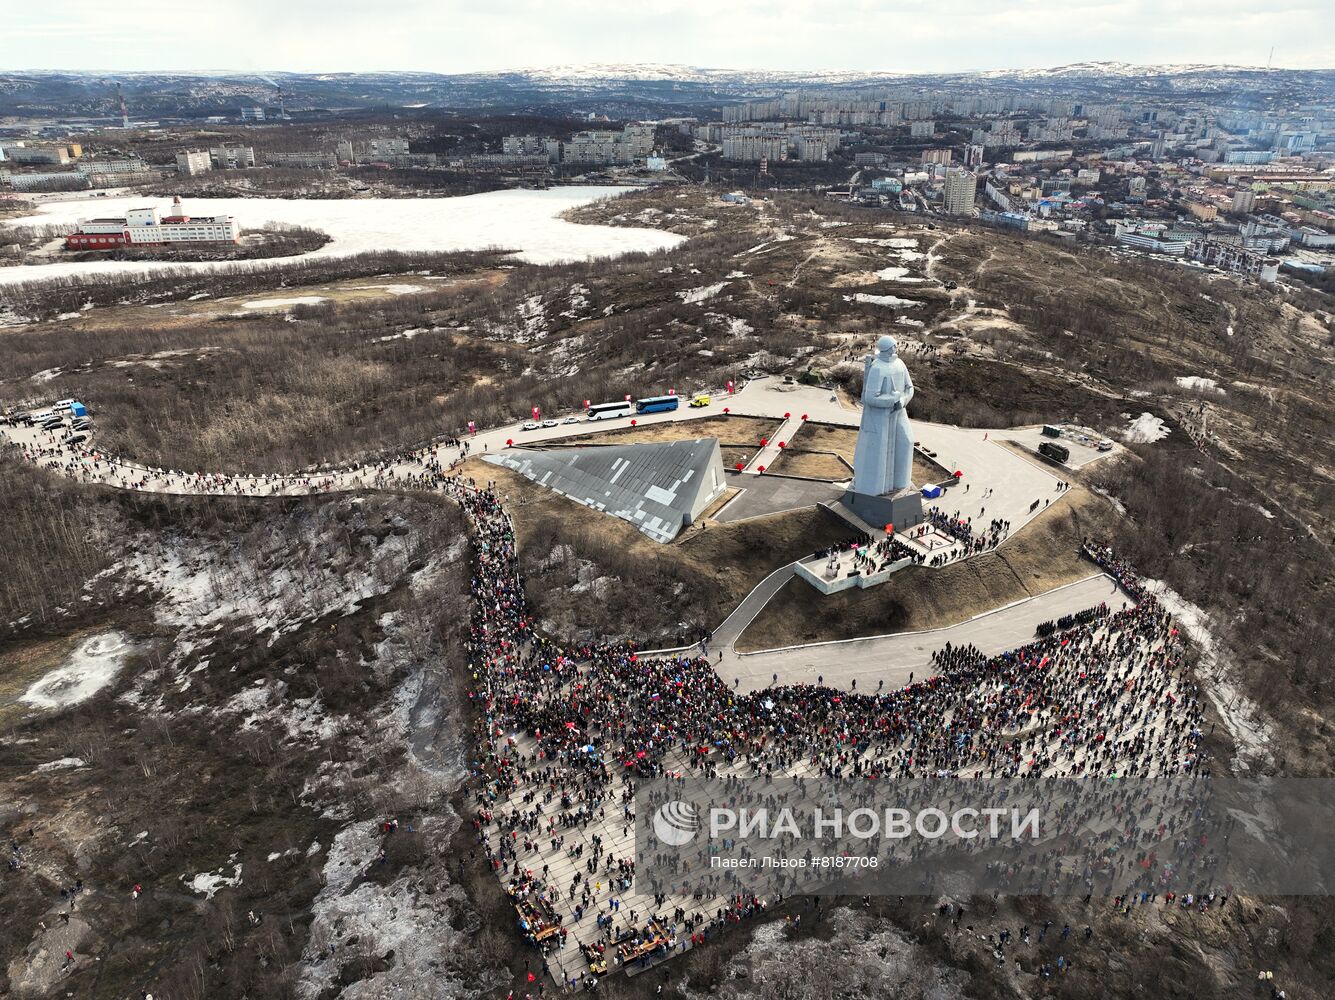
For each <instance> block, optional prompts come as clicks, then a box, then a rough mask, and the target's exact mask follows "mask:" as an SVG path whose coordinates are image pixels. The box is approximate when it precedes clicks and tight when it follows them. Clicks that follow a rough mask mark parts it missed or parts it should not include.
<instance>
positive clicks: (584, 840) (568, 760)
mask: <svg viewBox="0 0 1335 1000" xmlns="http://www.w3.org/2000/svg"><path fill="white" fill-rule="evenodd" d="M466 453H467V445H466V444H462V445H458V446H457V450H456V447H455V446H443V447H441V448H439V449H437V448H431V449H428V450H425V451H421V452H414V453H411V454H404V455H400V456H398V457H396V458H389V459H386V460H384V461H382V462H379V463H374V464H367V465H365V466H360V467H356V468H354V469H352V470H348V471H345V472H342V473H339V474H338V477H339V478H337V479H336V478H335V477H334V476H333V475H332V474H331V475H327V476H325V475H322V474H312V475H311V476H308V477H226V476H205V475H203V474H197V473H186V472H180V471H172V470H149V469H139V468H131V467H129V466H127V465H126V464H125V463H118V462H116V461H115V460H113V459H110V458H107V457H105V456H101V455H98V454H96V453H89V454H87V455H75V456H73V457H71V456H70V455H69V452H68V451H67V450H63V449H62V448H60V447H58V446H55V445H54V443H53V447H52V452H51V453H50V454H47V453H46V452H45V446H38V447H37V448H35V449H28V457H29V458H30V459H32V460H34V461H38V462H42V461H50V462H57V463H60V462H70V461H73V462H74V463H75V465H76V466H77V467H78V468H77V469H76V470H75V471H76V472H82V475H77V474H76V476H75V478H87V479H93V480H94V481H99V482H116V483H118V484H121V485H129V484H130V483H131V482H137V483H140V484H143V483H145V482H153V483H158V484H166V485H169V486H170V485H172V484H180V485H181V486H182V487H184V488H189V489H203V490H206V491H209V492H218V493H227V492H232V491H233V490H234V489H235V490H237V491H242V490H244V491H246V492H253V491H254V484H255V483H257V482H258V483H263V484H266V485H267V486H268V487H269V488H270V492H274V493H278V492H282V490H283V488H284V487H285V486H287V485H290V484H293V483H298V484H301V485H303V486H306V487H307V488H312V489H318V488H321V487H322V484H327V488H349V487H356V486H372V485H386V484H393V485H408V486H415V487H423V488H436V489H440V490H442V491H443V492H445V493H446V494H447V495H448V496H450V497H452V498H453V499H454V500H455V501H456V502H458V503H459V505H460V506H461V507H462V509H463V510H464V512H465V514H466V516H467V518H468V520H469V521H470V523H471V525H472V528H473V538H474V546H475V548H474V557H475V563H474V567H473V573H472V577H471V581H470V589H471V593H472V597H473V611H472V618H471V621H470V624H469V631H468V638H467V641H466V643H465V648H466V653H467V657H468V661H469V666H470V669H471V672H472V677H473V679H474V680H473V685H472V689H471V690H470V692H469V697H470V699H471V700H472V701H473V702H474V704H475V706H476V708H477V711H478V715H479V718H480V722H479V732H478V734H477V737H478V739H477V746H478V757H477V759H476V761H475V762H474V766H473V793H474V795H475V802H476V811H475V815H474V817H473V821H474V827H475V831H476V836H477V839H478V845H479V850H480V853H481V856H482V858H483V859H484V860H485V863H486V865H487V866H488V867H489V868H490V869H491V870H492V871H493V872H494V873H495V874H496V875H497V876H498V877H499V878H500V880H501V881H502V883H503V884H504V885H505V886H506V888H507V891H509V892H510V894H511V895H512V896H513V897H514V898H515V900H516V903H517V906H518V907H519V912H520V913H521V915H523V919H524V921H525V923H526V926H527V927H528V929H529V930H530V933H531V934H532V936H533V937H534V939H535V941H538V942H539V943H540V945H541V947H542V949H543V963H544V969H545V971H548V972H551V971H552V962H555V963H556V965H560V966H562V967H563V963H561V962H560V961H559V956H560V953H561V952H562V951H563V950H564V949H566V948H586V947H590V948H593V949H595V951H597V952H598V953H599V954H602V953H605V952H607V951H611V952H612V953H613V954H616V953H618V952H617V949H621V951H622V952H623V953H626V954H632V955H636V956H637V957H636V959H635V960H636V961H642V962H647V961H650V960H652V959H654V958H661V957H665V956H666V955H667V954H671V953H673V952H674V951H675V950H680V949H684V948H686V947H690V946H692V945H694V944H698V943H700V942H701V941H703V940H705V939H706V938H707V937H709V936H712V935H713V934H716V933H718V932H719V931H720V930H722V929H723V928H725V927H726V926H727V925H728V924H730V923H733V922H736V921H737V920H743V919H746V918H747V917H749V916H752V915H755V914H757V913H760V912H763V911H764V910H765V908H766V907H767V906H769V905H771V904H772V903H773V902H774V900H773V899H771V900H769V901H767V900H765V899H761V898H759V897H753V896H748V895H747V894H745V893H738V892H726V891H720V890H722V889H723V888H724V887H723V886H721V885H718V884H715V885H711V886H709V887H708V888H709V889H710V890H712V891H706V888H702V889H701V890H700V891H697V892H696V893H695V894H694V895H693V896H692V897H689V898H688V899H685V900H683V899H680V898H678V899H675V900H669V899H668V897H667V896H666V895H664V894H661V893H657V892H655V893H652V894H651V893H649V892H648V891H647V890H646V888H645V887H643V886H640V885H638V884H637V873H636V868H635V859H634V857H633V856H632V855H631V853H630V852H629V851H628V850H625V849H624V847H623V849H622V850H621V851H618V850H617V849H616V847H615V846H614V845H613V843H612V840H613V839H616V840H617V841H618V842H619V843H621V844H622V845H624V844H625V843H626V842H627V841H626V838H625V835H626V834H627V833H628V832H629V831H630V830H631V829H632V828H633V824H634V815H633V812H632V809H631V805H630V803H631V798H632V795H633V794H634V790H635V788H636V786H637V784H638V783H640V782H643V781H646V780H648V779H652V778H658V777H662V776H664V775H671V774H684V773H687V772H689V773H691V774H694V775H698V776H700V777H704V778H712V779H733V778H736V779H741V778H773V777H775V776H780V775H794V774H801V775H804V776H813V777H820V778H822V779H830V780H847V779H850V778H854V779H860V780H867V781H875V780H879V779H912V778H915V777H923V776H931V775H941V774H952V775H958V776H962V777H972V778H982V777H990V778H1002V779H1017V778H1018V779H1025V778H1030V777H1034V776H1047V777H1052V778H1056V779H1062V780H1080V779H1082V778H1084V777H1085V776H1087V775H1103V774H1112V773H1116V774H1118V775H1120V776H1127V775H1142V776H1150V775H1174V774H1182V773H1186V772H1191V771H1193V770H1194V769H1196V768H1198V766H1199V765H1200V763H1201V760H1200V756H1199V751H1198V742H1199V738H1200V730H1199V721H1200V715H1201V702H1200V697H1199V693H1198V691H1197V690H1196V688H1195V686H1194V685H1193V684H1192V683H1191V682H1189V681H1188V680H1187V679H1186V678H1185V676H1184V666H1185V665H1184V663H1183V655H1182V648H1181V645H1180V643H1179V641H1178V639H1177V632H1176V630H1175V629H1174V627H1173V623H1172V619H1171V617H1170V615H1169V614H1168V613H1167V612H1166V611H1164V610H1163V609H1162V608H1161V607H1160V606H1159V605H1158V603H1157V601H1156V600H1155V598H1154V597H1153V596H1152V595H1150V594H1148V593H1147V592H1146V591H1145V589H1144V587H1143V586H1142V585H1141V584H1140V582H1139V579H1138V577H1137V576H1136V574H1135V572H1134V570H1133V569H1132V568H1131V567H1130V566H1128V565H1126V564H1125V563H1124V562H1123V561H1121V560H1120V559H1118V557H1117V556H1116V555H1115V553H1113V552H1112V551H1111V550H1110V549H1109V548H1107V547H1106V546H1102V545H1099V544H1097V543H1095V542H1093V541H1091V540H1086V541H1085V543H1084V552H1085V554H1086V555H1087V556H1088V557H1089V558H1090V559H1092V560H1093V561H1094V562H1096V563H1097V564H1098V565H1099V566H1101V567H1102V568H1103V569H1105V570H1106V571H1107V572H1108V573H1109V574H1110V575H1112V576H1113V577H1114V578H1115V579H1116V580H1117V581H1118V582H1119V583H1120V584H1121V586H1122V587H1123V589H1124V590H1125V591H1126V593H1127V594H1128V595H1129V596H1130V598H1131V601H1129V602H1127V603H1125V604H1123V606H1122V607H1121V609H1120V610H1112V609H1109V608H1107V607H1100V608H1098V609H1095V610H1094V612H1093V613H1092V614H1089V615H1080V616H1078V619H1072V620H1071V622H1070V623H1069V624H1070V627H1059V628H1054V629H1053V630H1052V631H1051V633H1050V634H1048V635H1044V636H1040V637H1039V638H1038V639H1036V640H1035V641H1033V642H1031V643H1029V644H1028V645H1025V646H1023V647H1021V648H1018V649H1015V650H1011V651H1008V652H1005V653H1002V654H999V655H995V656H985V655H983V654H982V653H981V652H979V651H978V650H977V649H974V648H972V647H951V646H949V645H947V646H946V647H944V648H943V649H941V650H938V651H937V652H936V653H935V654H934V655H933V661H932V664H933V671H934V672H933V673H932V675H931V676H928V677H923V678H920V679H918V680H916V681H914V680H913V679H912V678H911V679H910V683H909V684H907V685H906V686H905V687H903V688H901V689H898V690H890V691H883V690H882V691H877V692H876V693H872V694H867V693H858V692H856V691H854V692H851V693H850V692H848V691H843V690H840V689H836V688H832V687H827V686H825V685H824V684H823V683H819V682H818V683H817V684H810V683H793V684H787V685H778V684H776V685H774V686H771V687H768V688H766V689H764V690H763V691H759V692H751V693H742V692H739V691H736V690H734V689H733V688H732V687H730V686H729V685H728V684H727V683H726V682H725V681H724V680H723V679H722V678H721V677H720V676H719V675H718V673H717V672H716V671H715V669H714V668H713V666H712V665H711V663H710V661H709V659H708V658H707V657H706V656H704V655H687V654H679V655H674V656H642V655H640V653H639V651H638V649H637V647H636V645H635V644H634V643H632V642H618V643H593V642H586V643H562V642H558V641H556V640H554V639H552V638H551V637H549V636H547V635H544V634H542V633H541V632H540V631H539V630H538V629H537V627H536V623H535V621H534V618H533V615H532V613H531V611H530V609H529V606H528V602H527V600H526V597H525V593H524V587H523V582H522V580H521V578H520V573H519V568H518V551H517V542H516V536H515V531H514V526H513V524H512V522H511V520H510V517H509V515H508V513H507V512H506V511H505V509H504V507H503V505H502V504H501V502H500V500H499V498H498V496H497V495H496V493H495V491H494V490H493V489H492V488H491V487H489V486H488V487H478V486H477V485H476V484H474V483H473V482H472V481H471V480H463V479H461V478H459V477H457V476H451V475H450V474H449V473H450V472H451V470H452V469H453V468H454V467H455V466H456V465H457V464H458V462H459V461H461V460H462V458H463V457H464V456H465V455H466ZM63 471H67V472H68V471H69V470H63ZM127 477H128V480H129V481H128V482H127ZM336 483H337V485H335V484H336ZM928 517H929V522H930V524H931V525H932V527H933V528H935V529H937V530H939V531H941V532H943V533H945V534H947V535H949V536H950V537H952V538H954V539H956V540H958V541H959V542H961V543H962V544H963V545H964V546H965V547H966V548H969V549H971V548H972V547H973V546H975V545H978V544H983V545H987V544H995V542H996V540H999V538H1000V537H1004V532H1005V531H1007V530H1009V524H1008V523H1007V522H1005V521H993V522H992V523H991V524H990V525H989V527H988V529H987V531H986V532H985V533H983V534H981V535H978V534H976V533H975V531H974V528H973V526H972V523H971V522H970V520H969V519H961V518H959V517H958V515H955V516H947V515H946V514H944V513H943V512H941V511H939V510H937V509H935V508H933V509H932V510H931V511H930V512H929V514H928ZM854 544H855V545H856V550H857V553H858V555H857V558H858V559H860V560H863V562H864V563H865V564H866V565H865V566H864V567H863V571H872V569H873V568H875V567H878V566H881V565H882V564H888V563H889V562H892V561H894V560H895V559H897V558H900V557H901V556H903V555H904V554H905V553H906V552H908V553H911V552H912V550H911V549H910V547H909V546H907V545H905V543H904V542H903V541H901V540H900V539H898V538H895V537H888V538H885V539H882V540H878V541H875V542H873V541H872V540H871V539H870V538H863V539H860V540H858V541H857V542H856V543H850V546H849V547H850V548H851V547H852V546H853V545H854ZM826 554H827V555H830V554H833V553H832V552H827V553H826ZM701 652H702V653H703V652H704V645H703V644H702V647H701ZM609 830H620V831H621V834H622V836H621V837H619V838H612V837H610V836H609V835H608V833H607V831H609ZM554 857H559V858H562V859H564V861H565V864H564V865H563V866H562V868H563V870H569V869H571V868H572V865H573V875H570V876H569V878H568V880H565V881H557V879H556V878H554V877H553V873H552V868H553V864H552V860H551V859H553V858H554ZM1147 891H1148V890H1147ZM590 918H592V919H590ZM576 925H579V926H580V928H581V930H580V931H579V933H580V934H582V935H583V938H584V940H577V941H574V942H572V941H570V938H571V936H572V934H571V928H574V927H575V926H576ZM613 946H615V947H613ZM627 948H629V951H628V952H626V951H625V949H627ZM646 948H648V949H649V950H644V949H646ZM586 954H587V952H586ZM581 964H582V963H581ZM559 978H560V979H561V980H562V981H563V983H564V981H565V975H564V972H561V974H560V976H559Z"/></svg>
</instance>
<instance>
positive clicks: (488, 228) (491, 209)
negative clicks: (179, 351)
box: [0, 187, 684, 284]
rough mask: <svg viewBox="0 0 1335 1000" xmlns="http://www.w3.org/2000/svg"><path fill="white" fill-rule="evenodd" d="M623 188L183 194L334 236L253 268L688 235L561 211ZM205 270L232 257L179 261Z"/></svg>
mask: <svg viewBox="0 0 1335 1000" xmlns="http://www.w3.org/2000/svg"><path fill="white" fill-rule="evenodd" d="M626 190H628V189H626V188H618V187H566V188H548V189H547V190H545V191H492V192H489V193H488V194H473V195H465V196H463V197H459V198H365V199H350V200H309V199H299V198H187V199H185V210H186V213H187V214H190V215H198V216H205V215H233V216H235V217H236V220H237V222H238V223H239V224H240V225H241V228H242V229H258V228H261V227H262V226H264V225H265V224H266V223H268V222H279V223H286V224H288V225H295V226H309V227H310V228H312V229H319V230H323V231H324V232H326V233H328V234H329V235H330V236H332V237H333V240H332V241H331V242H329V243H327V244H325V246H323V247H321V248H320V249H319V250H316V251H314V252H313V253H310V254H303V255H302V256H300V257H283V258H275V259H273V260H261V261H252V262H248V263H249V264H250V265H251V266H255V267H281V266H282V265H283V263H285V262H291V261H295V260H304V259H306V258H309V257H336V256H346V255H348V254H355V253H361V252H362V251H365V250H407V251H453V250H482V249H485V248H487V247H504V248H507V249H511V250H515V251H517V255H518V257H519V258H520V259H521V260H525V261H528V262H530V263H533V264H553V263H558V262H562V261H574V260H589V259H592V258H596V257H616V256H620V255H621V254H626V253H634V252H636V251H653V250H664V249H668V248H670V247H674V246H676V245H677V244H679V243H681V242H682V241H683V239H684V237H682V236H677V235H676V234H674V233H665V232H660V231H659V230H656V229H632V228H625V227H621V226H581V225H576V224H574V223H570V222H566V221H565V220H563V219H560V218H558V216H559V215H560V214H561V213H562V212H564V211H566V210H567V209H570V208H575V207H577V206H579V205H587V204H588V203H589V202H592V201H598V200H599V199H602V198H609V197H613V196H615V195H618V194H621V193H622V192H623V191H626ZM150 205H156V206H157V207H158V208H159V209H160V210H161V211H162V212H163V213H164V214H167V213H168V210H169V209H170V207H171V199H170V198H145V197H143V196H134V197H129V198H87V199H79V200H72V201H52V202H47V203H44V204H42V205H40V206H39V209H38V213H37V214H36V215H30V216H26V217H24V218H20V219H14V220H12V221H11V222H10V223H8V225H11V226H32V225H50V224H57V223H73V222H78V221H79V219H81V218H92V217H95V216H119V215H124V214H125V212H126V211H127V210H128V209H131V208H146V207H148V206H150ZM163 266H164V264H162V263H160V262H156V261H154V262H138V261H134V262H131V261H92V262H87V263H79V262H75V261H69V262H61V263H55V264H35V265H23V266H20V267H0V284H8V283H11V282H16V281H30V280H34V279H41V278H54V277H60V276H66V275H77V274H117V273H120V274H142V273H144V272H146V271H152V270H155V269H157V268H161V267H163ZM172 266H174V267H186V268H190V269H191V270H198V271H208V270H212V269H214V268H216V267H218V266H228V267H230V266H235V265H232V264H222V265H219V264H213V263H194V264H188V263H187V264H176V265H172Z"/></svg>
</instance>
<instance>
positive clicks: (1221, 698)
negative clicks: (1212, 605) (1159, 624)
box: [1141, 579, 1273, 771]
mask: <svg viewBox="0 0 1335 1000" xmlns="http://www.w3.org/2000/svg"><path fill="white" fill-rule="evenodd" d="M1141 583H1143V584H1144V586H1145V589H1146V590H1148V591H1149V592H1150V593H1151V594H1153V595H1154V596H1155V598H1157V599H1158V601H1159V603H1160V604H1162V605H1163V606H1164V607H1165V608H1166V609H1167V610H1168V611H1170V612H1171V613H1172V615H1173V617H1174V618H1176V619H1177V622H1178V624H1179V625H1181V626H1182V628H1183V629H1184V630H1185V631H1186V633H1187V635H1189V636H1191V639H1192V641H1193V642H1195V643H1196V645H1197V646H1199V647H1200V650H1201V658H1202V662H1201V667H1202V670H1201V673H1202V674H1203V675H1204V676H1205V678H1206V679H1207V683H1206V684H1205V693H1206V695H1207V696H1208V697H1209V698H1210V700H1211V701H1212V702H1213V703H1214V706H1215V710H1216V711H1217V712H1218V713H1219V717H1220V718H1221V719H1222V720H1223V722H1224V726H1225V728H1227V729H1228V731H1229V733H1230V734H1231V735H1232V736H1233V739H1234V741H1235V742H1236V743H1237V746H1238V761H1237V764H1238V768H1239V769H1240V770H1243V771H1246V770H1250V768H1251V765H1252V763H1253V762H1255V763H1258V764H1261V765H1262V766H1263V767H1265V766H1268V765H1269V764H1271V763H1272V762H1273V755H1272V754H1271V752H1270V724H1269V723H1268V722H1267V721H1266V719H1265V716H1264V715H1263V714H1262V712H1261V708H1260V706H1259V705H1257V704H1256V703H1255V702H1254V701H1252V700H1251V699H1250V698H1248V697H1247V696H1246V695H1245V694H1243V693H1242V692H1241V691H1239V690H1238V688H1237V685H1235V684H1234V683H1233V681H1231V680H1230V679H1229V678H1228V677H1227V676H1226V675H1227V673H1228V667H1229V664H1228V663H1227V662H1225V660H1224V657H1223V656H1222V655H1221V653H1220V649H1219V641H1218V640H1217V639H1216V638H1215V635H1214V629H1213V625H1212V623H1211V621H1210V616H1209V614H1208V613H1207V612H1206V611H1205V610H1204V609H1203V608H1201V607H1199V606H1197V605H1195V604H1193V603H1191V602H1190V601H1188V600H1187V599H1186V598H1185V597H1183V596H1182V595H1181V594H1179V593H1178V592H1177V591H1175V590H1173V588H1171V587H1169V586H1168V584H1166V583H1164V582H1163V581H1162V580H1153V579H1143V580H1142V581H1141Z"/></svg>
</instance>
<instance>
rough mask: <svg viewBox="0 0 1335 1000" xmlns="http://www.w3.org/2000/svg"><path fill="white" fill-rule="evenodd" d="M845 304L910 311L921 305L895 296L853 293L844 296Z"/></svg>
mask: <svg viewBox="0 0 1335 1000" xmlns="http://www.w3.org/2000/svg"><path fill="white" fill-rule="evenodd" d="M844 301H845V302H862V303H865V304H867V305H869V306H889V307H891V308H893V309H912V308H914V307H916V306H920V305H922V303H921V302H915V301H914V300H913V299H901V298H900V297H899V296H897V295H870V294H868V293H867V292H854V293H853V294H852V295H845V296H844Z"/></svg>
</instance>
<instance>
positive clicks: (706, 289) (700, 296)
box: [677, 281, 727, 305]
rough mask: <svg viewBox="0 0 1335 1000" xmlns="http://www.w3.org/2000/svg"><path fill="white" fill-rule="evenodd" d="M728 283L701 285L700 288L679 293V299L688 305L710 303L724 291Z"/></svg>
mask: <svg viewBox="0 0 1335 1000" xmlns="http://www.w3.org/2000/svg"><path fill="white" fill-rule="evenodd" d="M725 285H727V282H726V281H720V282H718V283H716V284H713V285H701V286H700V287H699V288H688V289H686V290H685V291H682V292H678V293H677V297H678V298H679V299H681V300H682V301H683V302H685V303H686V304H687V305H692V304H694V303H696V302H708V301H709V300H710V299H712V298H713V297H714V296H715V295H717V294H718V293H719V292H721V291H723V288H724V286H725Z"/></svg>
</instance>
